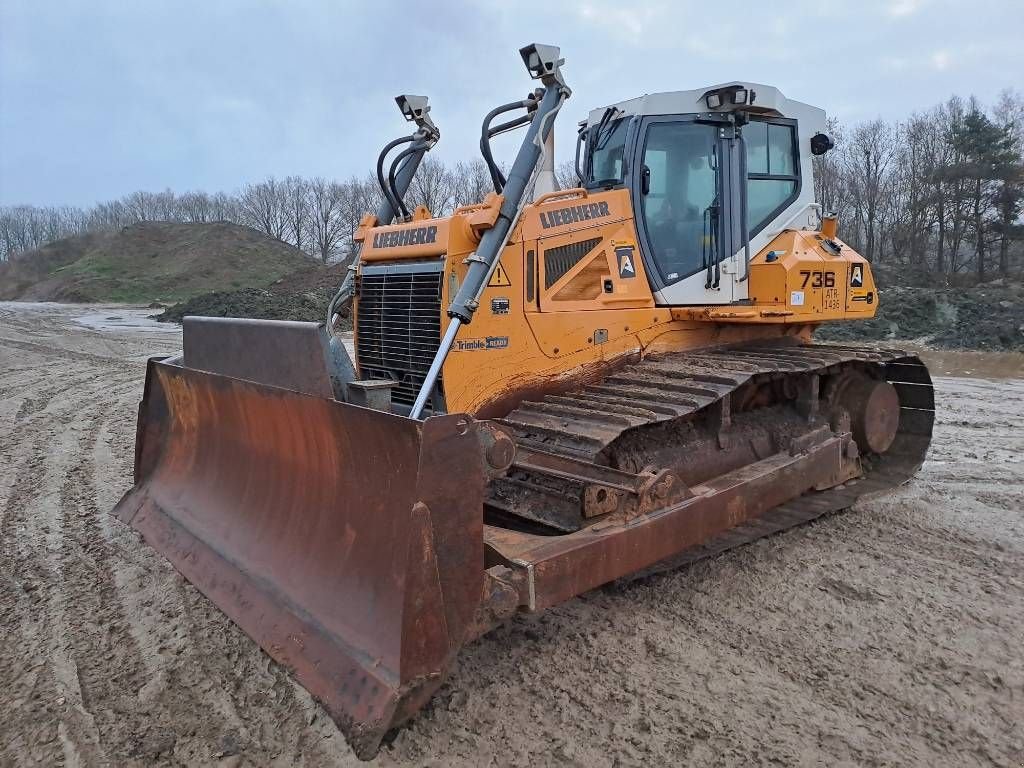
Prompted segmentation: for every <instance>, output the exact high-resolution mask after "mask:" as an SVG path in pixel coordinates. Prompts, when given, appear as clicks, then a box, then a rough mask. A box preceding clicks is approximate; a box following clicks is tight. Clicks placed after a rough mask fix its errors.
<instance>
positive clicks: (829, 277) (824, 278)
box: [800, 270, 836, 288]
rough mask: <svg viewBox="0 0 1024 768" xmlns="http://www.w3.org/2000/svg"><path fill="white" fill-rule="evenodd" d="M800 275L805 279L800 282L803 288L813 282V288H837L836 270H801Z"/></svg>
mask: <svg viewBox="0 0 1024 768" xmlns="http://www.w3.org/2000/svg"><path fill="white" fill-rule="evenodd" d="M800 275H801V276H802V277H803V279H804V281H803V282H802V283H801V284H800V287H801V288H806V287H807V284H808V283H810V284H811V288H835V287H836V273H835V272H829V271H825V272H811V271H809V270H800Z"/></svg>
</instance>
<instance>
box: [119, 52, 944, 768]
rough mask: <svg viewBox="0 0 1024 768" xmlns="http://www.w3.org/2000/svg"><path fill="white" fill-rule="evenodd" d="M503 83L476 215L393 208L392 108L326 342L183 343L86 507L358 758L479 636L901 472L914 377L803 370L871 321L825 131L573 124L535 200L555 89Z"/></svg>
mask: <svg viewBox="0 0 1024 768" xmlns="http://www.w3.org/2000/svg"><path fill="white" fill-rule="evenodd" d="M520 54H521V56H522V58H523V62H524V63H525V65H526V68H527V70H528V71H529V73H530V75H531V76H532V78H533V79H534V81H536V82H535V90H533V92H531V93H530V94H529V95H528V96H527V97H526V98H525V99H521V100H519V101H513V102H511V103H508V104H504V105H502V106H499V107H497V108H496V109H493V110H491V111H490V112H489V113H488V114H487V115H486V117H485V118H484V121H483V126H482V130H481V137H480V148H481V151H482V154H483V158H484V161H485V163H486V165H487V168H488V170H489V173H490V176H491V181H492V183H493V187H494V190H493V192H491V193H488V194H487V195H486V196H485V197H484V199H482V200H480V201H479V202H478V203H476V204H473V205H467V206H463V207H461V208H458V209H456V210H455V211H454V212H453V213H452V214H451V215H449V216H434V215H433V214H432V213H431V212H430V211H428V210H426V209H425V208H423V207H415V208H414V209H413V210H410V209H409V206H407V205H406V203H405V194H406V192H407V190H408V188H409V185H410V182H411V181H412V179H413V178H414V176H415V174H416V172H417V169H418V167H419V165H420V163H421V160H422V158H423V157H424V155H425V153H426V152H428V151H429V150H430V149H431V148H432V147H433V146H434V145H435V143H436V142H437V141H438V139H439V136H440V134H439V131H438V129H437V127H436V125H435V124H434V122H433V120H432V119H431V116H430V115H429V105H428V104H427V101H426V99H425V98H423V97H416V96H406V97H400V98H399V99H398V102H399V106H400V108H401V110H402V112H403V114H404V115H405V117H406V118H407V119H408V120H410V121H411V122H412V123H414V124H415V130H414V131H413V133H412V134H411V135H409V136H405V137H403V138H400V139H396V140H395V141H392V142H390V143H388V144H387V146H385V148H384V151H383V152H382V153H381V154H380V157H379V158H378V162H377V177H378V180H379V182H380V186H381V192H382V195H383V203H382V205H381V207H380V209H379V210H378V212H377V213H376V215H372V214H371V215H367V216H365V217H364V218H363V220H362V223H361V226H360V228H359V230H358V232H357V234H356V237H355V239H356V241H357V243H358V245H359V249H358V253H357V256H356V259H355V263H354V264H353V265H352V269H351V270H350V274H349V276H348V277H347V278H346V280H345V282H344V284H343V285H342V286H341V288H340V290H339V291H338V294H337V295H336V296H335V298H334V300H333V301H332V302H331V305H330V307H329V308H328V312H327V317H326V319H325V320H326V321H325V322H324V323H320V324H317V323H300V322H272V321H261V320H240V319H222V318H220V319H215V318H203V317H187V318H185V320H184V324H183V325H184V329H183V334H184V335H183V352H182V354H181V355H179V356H176V357H172V358H166V359H153V360H150V362H149V367H148V372H147V377H146V385H145V393H144V397H143V400H142V403H141V406H140V412H139V422H138V433H137V442H136V460H135V486H134V487H133V488H132V489H131V490H130V491H129V492H128V493H127V494H126V495H125V497H124V498H123V499H122V500H121V502H120V503H119V504H118V506H117V508H116V509H115V514H116V515H117V516H118V517H119V518H121V519H122V520H124V521H126V522H128V523H130V524H131V525H132V526H133V527H134V528H135V529H137V530H138V531H140V532H141V533H142V535H143V537H144V538H145V540H146V541H148V542H149V543H150V544H151V545H152V546H153V547H155V548H156V549H157V550H159V551H160V552H161V553H162V554H163V555H164V556H166V557H167V558H168V559H169V560H170V561H171V562H172V563H173V564H174V566H175V567H176V568H177V569H178V570H179V571H180V572H181V573H182V574H183V575H184V576H185V577H186V578H187V579H189V580H190V581H191V582H193V583H194V584H195V585H196V586H197V587H198V588H199V589H200V590H201V591H202V592H204V593H205V594H206V595H207V596H208V597H209V598H210V599H211V600H212V601H213V602H214V603H216V605H217V606H218V607H220V608H221V609H222V610H223V611H224V612H225V613H226V614H227V615H228V616H229V617H231V618H232V619H233V620H234V621H235V622H237V624H238V625H239V626H241V627H242V629H244V630H245V631H246V632H247V633H248V634H249V635H250V636H251V637H252V638H253V639H255V640H256V641H257V642H258V643H259V644H260V645H261V646H262V647H263V648H264V649H265V650H266V652H267V653H268V654H270V656H272V657H273V658H274V659H276V660H277V661H278V662H280V663H281V664H283V665H284V666H285V667H287V668H288V669H289V670H291V672H292V673H293V674H294V676H295V677H296V678H297V680H298V681H299V682H300V683H301V684H302V685H303V686H305V687H306V688H307V689H308V690H309V691H310V692H311V693H312V695H313V696H314V697H315V698H316V699H318V700H319V701H320V702H322V704H323V706H324V707H325V708H326V709H327V711H328V712H329V713H330V714H331V716H332V717H333V718H334V719H335V720H336V722H337V723H338V725H339V726H340V728H341V729H342V730H343V731H344V732H345V734H346V736H347V737H348V739H349V742H350V743H351V744H352V746H353V748H354V749H355V751H356V753H357V754H358V755H359V756H360V757H362V758H367V759H368V758H370V757H372V756H373V755H374V754H376V752H377V750H378V749H379V746H380V743H381V739H382V738H383V737H384V735H385V734H386V732H387V731H388V730H389V729H391V728H394V727H396V726H397V725H399V724H401V723H402V722H403V721H406V720H407V719H409V718H410V717H411V716H412V715H414V714H415V713H416V712H417V710H419V709H420V708H421V707H423V706H424V705H425V704H426V703H427V702H428V700H429V699H430V698H431V696H432V694H433V693H434V692H435V691H436V690H437V688H438V687H439V686H440V685H441V683H442V681H443V680H444V678H445V676H446V674H447V672H448V671H449V669H450V667H451V666H452V663H453V661H454V659H455V656H456V654H457V653H458V651H459V649H460V648H461V647H462V646H463V645H465V644H466V643H467V642H469V641H471V640H473V639H474V638H477V637H479V636H480V635H482V634H483V633H485V632H487V631H488V630H489V629H490V628H492V627H494V626H495V625H496V624H497V623H499V622H501V621H502V620H504V619H506V618H508V617H510V616H512V615H513V614H515V613H517V612H530V613H532V612H536V611H542V610H544V609H545V608H547V607H549V606H552V605H554V604H556V603H559V602H561V601H564V600H568V599H570V598H572V597H573V596H575V595H579V594H580V593H582V592H585V591H587V590H590V589H593V588H595V587H598V586H600V585H602V584H605V583H608V582H611V581H613V580H616V579H621V578H625V577H629V576H630V575H635V574H638V573H643V572H649V571H651V570H652V569H655V568H666V567H672V566H674V565H676V564H679V563H685V562H689V561H692V560H695V559H697V558H701V557H706V556H709V555H712V554H715V553H718V552H721V551H723V550H725V549H727V548H730V547H735V546H737V545H740V544H743V543H744V542H749V541H751V540H753V539H756V538H758V537H761V536H765V535H768V534H771V533H774V532H776V531H780V530H782V529H785V528H788V527H790V526H793V525H797V524H799V523H803V522H805V521H808V520H811V519H813V518H816V517H818V516H820V515H823V514H825V513H828V512H832V511H835V510H841V509H845V508H848V507H850V506H851V505H852V504H853V503H854V502H855V501H856V500H857V499H859V498H862V497H864V496H865V495H868V494H875V493H878V492H880V491H885V490H887V489H890V488H892V487H894V486H896V485H899V484H900V483H903V482H905V481H906V480H907V479H908V478H910V477H911V475H912V474H913V473H914V472H915V471H916V470H917V468H918V467H919V466H920V465H921V463H922V461H923V459H924V456H925V452H926V450H927V448H928V444H929V440H930V435H931V430H932V422H933V411H934V399H933V392H932V387H931V380H930V377H929V374H928V371H927V369H926V368H925V366H924V365H923V364H922V363H921V361H920V360H919V359H918V358H917V357H915V356H913V355H911V354H907V353H905V352H901V351H897V350H892V349H877V348H861V347H855V346H836V345H830V344H820V343H815V342H814V341H813V340H812V333H813V331H814V330H815V328H816V327H817V326H818V325H820V324H821V323H826V322H834V321H843V320H858V319H866V318H870V317H872V316H873V315H874V313H875V311H876V309H877V307H878V301H879V296H878V291H877V289H876V287H875V284H874V281H873V278H872V273H871V268H870V265H869V264H868V263H867V262H866V261H865V260H864V259H863V258H862V257H861V256H860V255H858V254H857V253H856V252H855V251H854V250H853V249H852V248H851V247H850V246H849V245H847V244H846V243H844V242H843V241H842V240H840V239H839V238H838V237H837V233H836V219H835V218H834V217H832V216H830V215H828V214H827V213H824V212H822V211H821V209H820V207H819V206H818V205H816V204H815V203H814V185H813V176H812V174H813V169H812V159H813V157H814V156H815V155H819V154H822V153H824V152H827V151H828V150H829V149H830V148H831V147H832V141H831V139H830V138H829V137H828V136H827V135H826V134H825V133H824V132H823V131H824V128H825V122H824V113H823V112H822V111H821V110H820V109H817V108H814V107H811V106H808V105H806V104H802V103H799V102H796V101H792V100H790V99H787V98H785V97H784V96H783V95H782V93H780V92H779V90H777V89H776V88H773V87H770V86H765V85H758V84H755V83H747V82H733V83H727V84H724V85H718V86H713V87H709V88H702V89H697V90H690V91H678V92H671V93H656V94H650V95H646V96H641V97H638V98H634V99H630V100H628V101H623V102H620V103H618V104H614V105H612V106H608V107H605V108H601V109H596V110H594V111H592V112H590V114H589V115H588V116H587V118H586V120H585V121H583V122H582V123H580V128H579V133H578V139H577V143H576V174H577V176H578V184H577V186H575V187H573V188H571V189H558V188H556V186H555V183H554V173H553V168H554V159H553V158H554V145H553V142H554V138H553V137H554V130H553V129H554V125H555V119H556V117H557V115H558V114H559V112H560V110H562V109H563V108H564V104H565V101H566V99H568V98H569V96H570V91H569V88H568V87H567V85H566V83H565V80H564V76H563V68H562V65H563V63H564V62H563V60H562V59H560V58H559V55H560V54H559V49H558V48H556V47H553V46H545V45H530V46H527V47H526V48H523V49H522V50H521V51H520ZM517 128H523V129H525V136H524V137H523V139H522V145H521V147H520V149H519V150H518V154H517V155H516V157H515V160H514V162H513V163H512V165H511V167H510V168H509V169H508V172H507V175H506V173H505V172H503V170H502V168H501V167H500V166H499V165H498V164H497V163H496V162H495V160H494V157H493V153H492V150H491V140H492V139H493V138H494V137H495V136H497V135H499V134H502V133H505V132H507V131H512V130H514V129H517ZM348 314H350V315H351V317H352V318H353V323H354V341H353V348H354V352H351V353H350V352H349V351H348V349H347V347H346V344H345V339H343V338H341V337H340V334H338V333H335V331H334V327H335V322H336V320H337V318H338V317H339V316H344V315H348Z"/></svg>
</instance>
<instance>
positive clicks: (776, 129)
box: [743, 121, 800, 237]
mask: <svg viewBox="0 0 1024 768" xmlns="http://www.w3.org/2000/svg"><path fill="white" fill-rule="evenodd" d="M743 139H744V142H745V143H746V145H747V214H748V216H747V226H748V228H749V230H750V236H751V237H753V236H754V235H756V234H757V233H758V232H760V231H761V230H762V229H764V227H765V226H766V225H767V224H768V222H770V221H771V220H772V218H773V217H774V215H775V214H776V213H777V212H778V211H779V210H781V209H782V208H785V207H786V206H787V205H788V204H789V203H790V202H792V201H793V199H794V198H795V197H796V195H797V193H798V192H799V175H798V174H799V163H800V159H799V155H798V153H797V142H796V126H794V125H791V124H784V123H769V122H763V121H754V122H751V123H749V124H747V125H746V126H744V128H743Z"/></svg>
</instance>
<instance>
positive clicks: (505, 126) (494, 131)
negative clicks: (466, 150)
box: [487, 112, 533, 139]
mask: <svg viewBox="0 0 1024 768" xmlns="http://www.w3.org/2000/svg"><path fill="white" fill-rule="evenodd" d="M531 120H533V115H532V114H530V113H529V112H527V113H526V114H525V115H521V116H520V117H517V118H515V119H514V120H509V121H508V122H507V123H502V124H501V125H496V126H494V127H493V128H490V129H488V131H487V137H488V138H490V139H493V138H494V137H495V136H497V135H498V134H501V133H505V131H511V130H512V129H513V128H518V127H519V126H521V125H526V124H527V123H529V122H530V121H531Z"/></svg>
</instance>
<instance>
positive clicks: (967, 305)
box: [815, 280, 1024, 351]
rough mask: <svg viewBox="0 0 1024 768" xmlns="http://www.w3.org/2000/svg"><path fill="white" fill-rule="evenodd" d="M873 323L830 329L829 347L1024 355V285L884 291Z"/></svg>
mask: <svg viewBox="0 0 1024 768" xmlns="http://www.w3.org/2000/svg"><path fill="white" fill-rule="evenodd" d="M880 292H881V300H880V303H879V306H878V314H877V315H876V316H875V317H874V318H873V319H871V320H859V321H857V322H846V323H830V324H826V325H823V326H822V327H821V328H819V329H818V331H817V333H816V334H815V338H818V339H822V340H825V341H889V340H913V341H919V342H923V343H925V344H928V345H929V346H934V347H939V348H943V349H990V350H1008V351H1012V350H1017V351H1020V350H1024V284H1022V283H1019V282H1006V281H1002V280H995V281H993V282H991V283H985V284H983V285H979V286H975V287H972V288H906V287H898V286H890V287H884V286H883V287H882V288H881V291H880Z"/></svg>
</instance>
